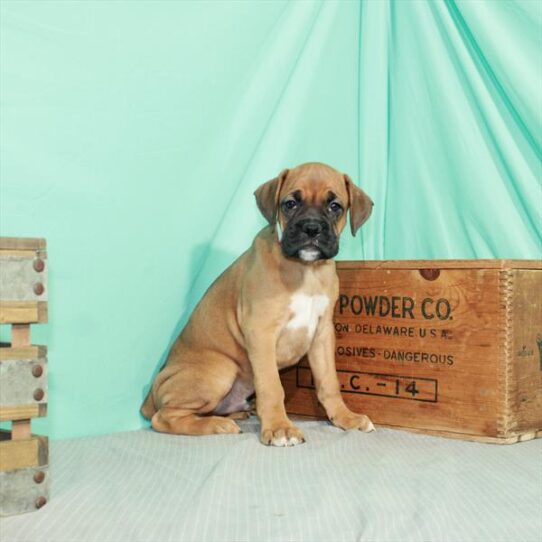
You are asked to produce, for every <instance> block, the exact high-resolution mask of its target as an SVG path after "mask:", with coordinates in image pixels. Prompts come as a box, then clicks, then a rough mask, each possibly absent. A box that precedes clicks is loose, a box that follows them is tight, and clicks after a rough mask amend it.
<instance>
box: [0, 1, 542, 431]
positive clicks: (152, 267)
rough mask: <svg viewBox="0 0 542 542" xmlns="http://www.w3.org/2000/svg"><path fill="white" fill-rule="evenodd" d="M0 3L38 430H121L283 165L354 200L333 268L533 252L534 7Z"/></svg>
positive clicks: (539, 112)
mask: <svg viewBox="0 0 542 542" xmlns="http://www.w3.org/2000/svg"><path fill="white" fill-rule="evenodd" d="M0 5H1V10H2V12H1V24H2V28H1V44H0V45H1V47H0V54H1V58H0V60H1V70H2V72H1V79H0V83H1V89H0V90H1V100H2V108H1V112H0V113H1V134H0V136H1V156H0V158H1V184H0V231H1V235H5V236H30V237H41V236H43V237H46V238H47V241H48V246H49V259H50V323H49V324H48V325H46V326H41V327H39V328H38V326H34V330H33V334H34V337H35V340H36V341H37V342H40V341H41V342H45V343H46V344H48V345H49V357H50V408H49V416H48V418H47V419H46V420H40V421H38V422H37V423H35V426H36V429H37V430H38V431H40V430H42V431H48V432H49V434H50V435H51V436H52V437H53V438H63V437H70V436H79V435H90V434H97V433H105V432H110V431H118V430H126V429H134V428H137V427H140V426H141V425H142V424H143V421H142V420H141V419H140V417H139V414H138V408H139V405H140V402H141V399H142V397H143V395H144V392H145V391H146V389H147V386H148V384H149V383H150V379H151V377H152V374H153V373H154V371H155V370H156V369H157V368H158V366H159V364H160V363H161V361H163V359H164V356H165V353H166V351H167V348H168V345H169V344H170V343H171V341H172V340H173V339H174V337H175V336H176V334H177V333H178V331H179V330H180V328H181V326H182V324H183V323H184V322H185V321H186V317H187V314H188V312H189V310H190V309H191V308H192V307H193V306H194V304H195V303H196V302H197V300H198V299H199V297H200V296H201V294H202V292H203V291H204V290H205V288H206V287H207V286H208V285H209V283H210V282H211V281H212V280H213V279H214V278H215V277H216V276H217V275H218V274H219V273H220V271H221V270H222V269H223V268H224V267H225V266H226V265H228V264H229V263H230V262H231V261H232V260H233V259H234V258H235V257H237V256H238V255H239V254H240V253H241V252H242V251H243V250H244V249H245V248H246V247H247V246H248V244H249V243H250V241H251V239H252V237H253V236H254V234H255V233H256V232H257V231H258V229H259V228H260V227H262V226H263V225H264V220H263V218H262V217H261V216H259V214H258V211H257V209H256V206H255V204H254V201H253V196H252V192H253V191H254V189H255V188H256V187H257V186H258V185H259V184H260V183H262V182H264V181H266V180H268V179H269V178H271V177H273V176H275V175H276V174H277V173H278V172H279V171H280V170H281V169H282V168H284V167H286V166H290V165H295V164H297V163H300V162H304V161H309V160H318V161H323V162H327V163H330V164H332V165H334V166H335V167H337V168H339V169H341V170H343V171H345V172H347V173H349V174H350V175H351V177H353V178H354V179H355V180H356V182H358V183H359V184H360V185H361V186H362V187H363V188H364V189H365V190H366V191H367V192H368V193H369V194H370V195H371V197H372V198H373V199H374V201H375V212H374V215H373V217H372V218H371V220H370V221H369V222H368V223H367V224H366V226H364V228H363V231H362V234H361V235H360V236H358V238H356V239H353V238H350V237H349V236H348V235H346V236H345V237H344V238H343V241H342V249H341V253H340V257H341V258H369V259H381V258H393V259H403V258H540V257H541V256H542V250H541V242H542V241H541V229H542V228H541V212H542V188H541V185H542V165H541V154H542V153H541V148H542V131H541V126H542V70H541V69H540V67H541V66H542V38H541V36H542V3H541V2H538V1H529V0H524V1H519V0H513V1H498V2H497V1H490V0H488V1H482V0H481V1H477V2H471V1H466V0H465V1H459V0H457V1H452V0H450V1H441V0H436V1H431V2H430V1H425V0H412V1H396V2H393V1H388V0H374V1H371V0H368V1H362V2H356V1H351V2H347V1H343V2H334V1H327V2H309V1H305V2H285V1H267V2H258V1H252V2H245V1H239V2H234V1H216V2H190V1H183V2H181V1H179V2H169V1H164V2H162V1H154V2H144V1H133V2H122V1H120V2H101V1H87V2H51V1H35V2H23V1H17V2H11V1H6V0H3V1H2V3H1V4H0ZM3 332H4V335H5V334H6V330H3Z"/></svg>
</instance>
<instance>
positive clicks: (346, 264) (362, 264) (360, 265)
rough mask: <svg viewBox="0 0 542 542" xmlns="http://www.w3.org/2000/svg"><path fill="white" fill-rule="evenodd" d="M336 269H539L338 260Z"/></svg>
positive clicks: (523, 264)
mask: <svg viewBox="0 0 542 542" xmlns="http://www.w3.org/2000/svg"><path fill="white" fill-rule="evenodd" d="M336 264H337V269H540V265H541V264H540V260H366V261H352V260H338V261H337V262H336Z"/></svg>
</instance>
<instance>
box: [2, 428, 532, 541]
mask: <svg viewBox="0 0 542 542" xmlns="http://www.w3.org/2000/svg"><path fill="white" fill-rule="evenodd" d="M240 424H241V425H242V428H243V431H244V432H243V434H241V435H223V436H210V437H181V436H170V435H162V434H158V433H155V432H152V431H150V430H140V431H134V432H128V433H117V434H113V435H108V436H103V437H95V438H85V439H76V440H66V441H56V442H51V443H50V448H51V453H50V456H51V482H52V494H51V500H50V502H49V503H48V504H47V506H45V507H44V508H43V509H41V510H39V511H37V512H33V513H31V514H26V515H21V516H13V517H10V518H5V519H2V520H1V521H0V540H1V542H45V541H47V542H64V541H66V542H76V541H85V542H87V541H88V542H93V541H99V542H108V541H111V542H124V541H126V542H139V541H141V542H147V541H149V542H150V541H156V542H167V541H182V542H189V541H195V542H208V541H209V542H225V541H236V542H237V541H247V542H248V541H249V542H259V541H280V542H285V541H311V542H312V541H326V542H339V541H379V542H396V541H397V542H403V541H424V542H426V541H427V542H429V541H439V542H440V541H453V542H470V541H484V542H493V541H495V542H497V541H505V542H517V541H522V542H530V541H533V542H540V541H541V540H542V440H537V441H531V442H524V443H520V444H514V445H509V446H503V445H491V444H478V443H471V442H463V441H459V440H450V439H444V438H436V437H426V436H422V435H415V434H411V433H407V432H402V431H393V430H388V429H379V430H378V431H377V432H376V433H371V434H363V433H359V432H348V433H347V432H343V431H341V430H339V429H336V428H334V427H332V426H330V425H329V424H328V423H325V422H300V423H298V425H300V426H301V427H302V429H303V430H304V431H305V435H306V437H307V442H306V443H305V444H303V445H301V446H296V447H293V448H272V447H265V446H263V445H261V444H260V443H259V440H258V431H259V425H258V421H257V420H256V419H255V418H251V419H249V420H246V421H244V422H240Z"/></svg>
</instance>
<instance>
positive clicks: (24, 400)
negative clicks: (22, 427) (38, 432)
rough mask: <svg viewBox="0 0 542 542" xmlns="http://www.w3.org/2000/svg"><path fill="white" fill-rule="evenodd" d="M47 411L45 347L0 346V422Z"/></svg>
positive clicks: (44, 413) (27, 417) (36, 415)
mask: <svg viewBox="0 0 542 542" xmlns="http://www.w3.org/2000/svg"><path fill="white" fill-rule="evenodd" d="M46 414H47V348H46V347H45V346H27V347H20V348H5V347H3V348H0V421H5V420H24V419H29V418H35V417H38V416H45V415H46Z"/></svg>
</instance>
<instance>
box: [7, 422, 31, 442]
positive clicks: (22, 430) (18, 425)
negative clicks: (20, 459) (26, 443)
mask: <svg viewBox="0 0 542 542" xmlns="http://www.w3.org/2000/svg"><path fill="white" fill-rule="evenodd" d="M30 434H31V433H30V420H29V419H24V420H13V423H12V424H11V438H12V439H13V440H26V439H29V438H30Z"/></svg>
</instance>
